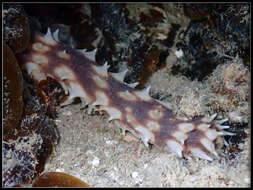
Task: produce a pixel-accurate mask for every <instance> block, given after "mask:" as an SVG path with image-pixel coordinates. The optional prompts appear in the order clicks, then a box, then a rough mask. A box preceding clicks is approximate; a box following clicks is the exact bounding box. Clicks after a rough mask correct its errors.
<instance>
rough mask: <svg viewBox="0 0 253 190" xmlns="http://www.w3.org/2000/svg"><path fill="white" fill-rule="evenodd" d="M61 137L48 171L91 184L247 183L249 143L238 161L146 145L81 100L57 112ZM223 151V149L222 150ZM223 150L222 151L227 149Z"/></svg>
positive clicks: (186, 184)
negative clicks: (89, 109) (90, 111)
mask: <svg viewBox="0 0 253 190" xmlns="http://www.w3.org/2000/svg"><path fill="white" fill-rule="evenodd" d="M58 113H59V115H58V118H57V119H56V121H55V122H56V124H57V128H58V130H59V133H60V137H61V139H60V141H59V143H58V145H57V146H56V147H55V152H54V153H53V155H52V156H51V158H50V160H49V161H48V163H47V164H46V166H45V170H44V172H49V171H56V172H65V173H67V174H70V175H73V176H75V177H78V178H80V179H81V180H83V181H84V182H86V183H88V184H90V185H91V186H92V187H249V186H250V163H249V162H250V157H249V142H245V143H244V150H243V151H242V152H240V153H239V154H238V155H237V156H236V158H235V159H233V160H226V159H225V158H224V157H222V156H221V159H220V160H217V159H216V160H214V161H212V162H209V161H206V160H202V159H198V158H194V157H187V159H182V158H178V157H177V156H176V155H175V154H173V153H167V152H164V151H162V150H160V149H158V148H157V147H154V146H152V148H147V147H145V145H144V144H143V143H142V142H141V140H139V139H137V138H135V137H134V136H133V135H131V134H130V133H126V134H125V135H124V134H123V133H122V131H121V130H120V129H119V128H117V127H116V126H114V124H113V123H109V122H107V119H106V117H104V116H101V115H100V116H99V115H88V114H87V113H86V112H85V110H81V104H72V105H69V106H66V107H63V108H60V109H59V110H58ZM220 154H222V153H220ZM223 154H224V153H223Z"/></svg>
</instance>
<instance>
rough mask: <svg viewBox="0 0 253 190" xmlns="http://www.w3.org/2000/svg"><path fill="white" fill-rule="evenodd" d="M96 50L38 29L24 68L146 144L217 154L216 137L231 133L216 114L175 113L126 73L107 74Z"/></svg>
mask: <svg viewBox="0 0 253 190" xmlns="http://www.w3.org/2000/svg"><path fill="white" fill-rule="evenodd" d="M87 57H89V58H87ZM94 57H95V56H94V55H92V53H88V54H87V52H85V51H80V50H75V49H72V48H71V47H68V46H66V45H64V44H62V43H60V42H57V31H56V32H55V33H54V34H51V32H50V30H48V32H47V34H46V35H43V34H39V33H35V34H34V35H33V37H32V40H31V43H30V45H29V48H28V49H27V50H26V51H25V52H24V53H22V54H20V55H19V56H18V58H19V63H21V64H22V68H23V69H25V70H26V71H27V72H28V74H30V75H31V76H32V77H33V78H34V80H35V81H38V82H40V81H41V80H44V79H46V77H47V76H51V77H53V78H55V79H56V80H57V81H58V82H59V83H60V84H61V85H62V86H63V87H64V89H65V90H66V93H67V94H69V96H68V99H67V100H66V102H65V103H64V104H69V103H71V102H72V101H73V99H74V98H75V97H80V98H81V100H85V103H86V104H88V105H89V109H90V110H92V109H95V110H99V111H101V112H106V113H107V114H108V115H109V120H113V121H114V122H115V124H118V123H120V124H121V125H120V126H121V127H122V126H123V128H124V129H125V130H128V131H130V132H132V133H133V134H134V135H135V136H137V137H139V138H141V139H142V140H143V142H144V144H145V145H148V143H151V144H155V145H157V146H158V147H161V148H165V149H167V150H169V151H170V152H175V153H176V154H177V155H178V156H180V157H182V156H183V154H185V153H192V154H193V155H195V156H198V157H200V158H203V159H207V160H212V159H213V157H214V156H216V157H218V155H217V153H216V151H215V142H216V139H217V137H218V136H219V135H232V134H231V133H228V132H226V131H223V129H224V128H228V126H221V125H220V124H221V123H222V122H224V121H225V120H221V121H217V122H214V121H213V119H214V117H215V116H211V117H204V116H203V117H199V118H197V119H194V120H187V119H186V118H178V117H176V116H175V115H174V114H173V112H172V110H170V109H168V108H167V107H166V106H164V104H163V103H162V102H159V101H157V100H155V99H153V98H151V97H150V96H149V94H148V91H149V90H148V89H145V90H142V91H140V90H136V89H134V87H133V86H134V84H132V85H131V84H130V85H129V84H125V83H124V82H123V79H124V74H125V72H122V73H118V74H115V73H114V74H113V73H108V72H107V69H108V66H107V64H105V65H104V66H98V65H97V64H96V63H95V61H94Z"/></svg>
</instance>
